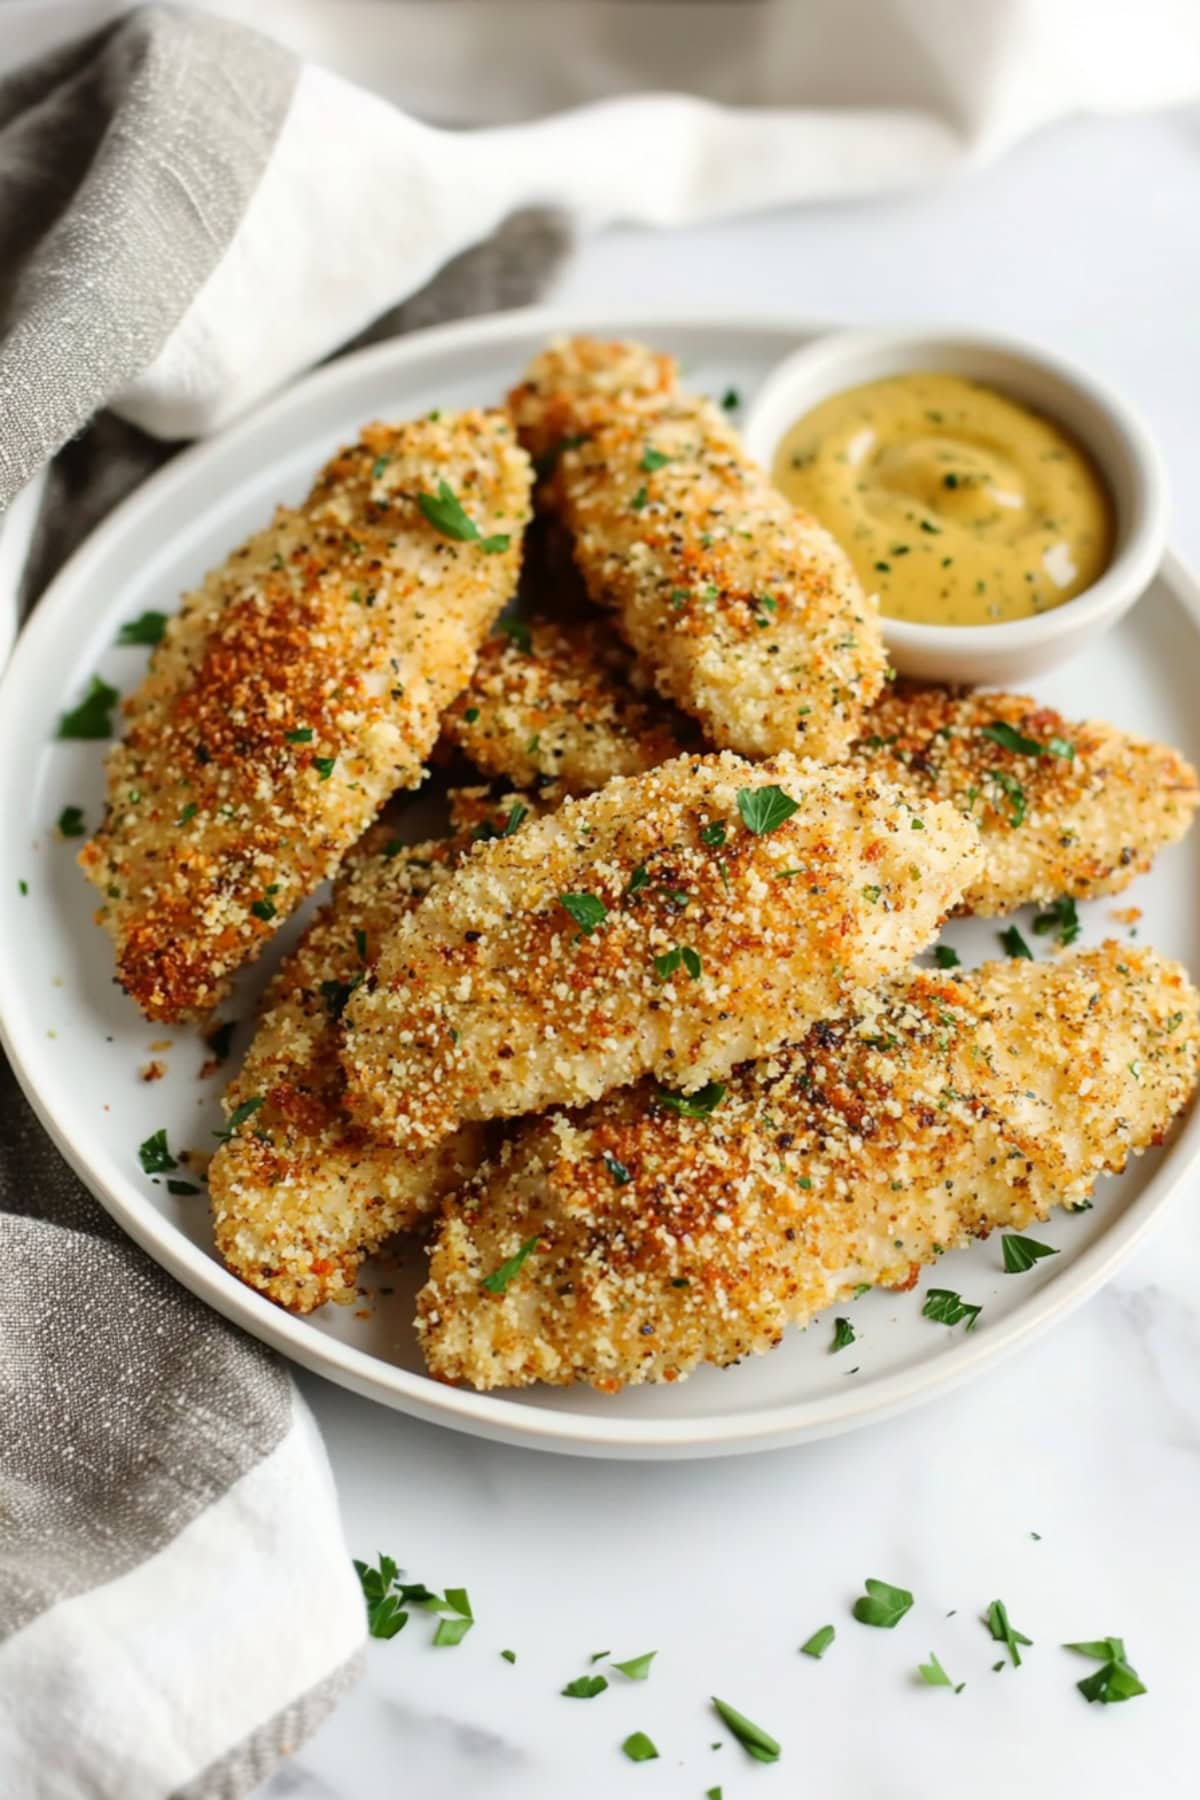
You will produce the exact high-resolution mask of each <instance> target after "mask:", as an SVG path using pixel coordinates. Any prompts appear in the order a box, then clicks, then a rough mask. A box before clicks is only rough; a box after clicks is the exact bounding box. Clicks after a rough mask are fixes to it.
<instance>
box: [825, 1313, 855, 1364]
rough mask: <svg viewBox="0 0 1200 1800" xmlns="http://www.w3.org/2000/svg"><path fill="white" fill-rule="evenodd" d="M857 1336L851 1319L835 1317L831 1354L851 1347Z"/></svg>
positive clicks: (830, 1347)
mask: <svg viewBox="0 0 1200 1800" xmlns="http://www.w3.org/2000/svg"><path fill="white" fill-rule="evenodd" d="M857 1336H858V1333H857V1332H856V1331H855V1329H854V1327H853V1325H852V1324H851V1323H850V1321H849V1319H835V1320H834V1321H833V1342H832V1344H830V1346H829V1352H830V1355H833V1354H834V1353H835V1352H836V1351H838V1350H847V1349H849V1347H850V1345H851V1344H852V1343H853V1342H854V1340H855V1338H856V1337H857Z"/></svg>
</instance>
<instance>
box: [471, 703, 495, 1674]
mask: <svg viewBox="0 0 1200 1800" xmlns="http://www.w3.org/2000/svg"><path fill="white" fill-rule="evenodd" d="M478 717H479V708H478V707H477V706H468V708H467V710H466V712H465V713H464V714H463V722H464V724H467V725H473V724H474V723H475V721H476V719H477V718H478ZM501 1654H503V1652H502V1653H501Z"/></svg>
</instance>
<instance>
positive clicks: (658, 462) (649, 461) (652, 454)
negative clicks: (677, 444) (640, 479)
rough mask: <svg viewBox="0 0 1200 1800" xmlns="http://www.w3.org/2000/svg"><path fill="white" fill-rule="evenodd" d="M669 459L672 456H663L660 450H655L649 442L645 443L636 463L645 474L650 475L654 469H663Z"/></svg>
mask: <svg viewBox="0 0 1200 1800" xmlns="http://www.w3.org/2000/svg"><path fill="white" fill-rule="evenodd" d="M671 460H672V458H671V457H669V456H664V455H663V453H662V451H661V450H655V449H654V448H653V447H652V446H651V445H650V444H647V445H646V448H645V450H644V451H643V452H642V460H641V462H640V463H639V464H638V468H639V469H641V470H642V471H643V472H644V473H645V474H647V475H652V474H653V473H654V471H655V469H665V468H666V466H667V464H668V463H669V462H670V461H671Z"/></svg>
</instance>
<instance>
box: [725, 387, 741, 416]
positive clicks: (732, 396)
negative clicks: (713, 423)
mask: <svg viewBox="0 0 1200 1800" xmlns="http://www.w3.org/2000/svg"><path fill="white" fill-rule="evenodd" d="M741 404H742V396H741V395H740V394H739V393H738V391H737V389H736V388H726V389H725V392H724V393H723V394H722V395H721V405H722V406H723V407H724V408H725V411H726V412H733V411H734V410H735V408H737V407H739V406H740V405H741Z"/></svg>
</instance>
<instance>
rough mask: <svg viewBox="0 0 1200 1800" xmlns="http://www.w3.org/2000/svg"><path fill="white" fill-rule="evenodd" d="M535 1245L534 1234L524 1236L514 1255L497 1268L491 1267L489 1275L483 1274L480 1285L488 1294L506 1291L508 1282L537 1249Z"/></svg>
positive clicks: (536, 1244)
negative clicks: (527, 1236) (528, 1236)
mask: <svg viewBox="0 0 1200 1800" xmlns="http://www.w3.org/2000/svg"><path fill="white" fill-rule="evenodd" d="M537 1246H538V1240H537V1238H536V1236H535V1237H531V1238H526V1239H525V1242H524V1243H523V1244H522V1245H521V1248H520V1249H519V1250H518V1251H517V1252H516V1253H515V1255H513V1256H510V1257H509V1259H508V1261H507V1262H502V1263H501V1264H500V1267H499V1268H498V1269H493V1270H492V1272H491V1274H490V1275H485V1276H484V1278H483V1282H482V1286H483V1287H485V1288H486V1289H487V1291H488V1293H489V1294H503V1293H506V1292H507V1291H508V1284H509V1282H510V1281H512V1280H513V1279H514V1278H515V1277H516V1276H517V1275H519V1274H520V1272H521V1270H522V1269H523V1268H524V1266H525V1264H526V1262H527V1261H528V1259H529V1258H530V1257H531V1256H532V1255H533V1253H534V1251H535V1250H536V1249H537Z"/></svg>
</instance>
